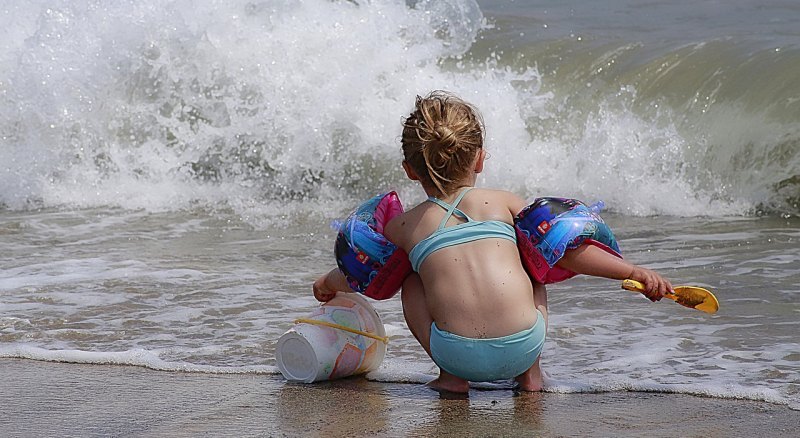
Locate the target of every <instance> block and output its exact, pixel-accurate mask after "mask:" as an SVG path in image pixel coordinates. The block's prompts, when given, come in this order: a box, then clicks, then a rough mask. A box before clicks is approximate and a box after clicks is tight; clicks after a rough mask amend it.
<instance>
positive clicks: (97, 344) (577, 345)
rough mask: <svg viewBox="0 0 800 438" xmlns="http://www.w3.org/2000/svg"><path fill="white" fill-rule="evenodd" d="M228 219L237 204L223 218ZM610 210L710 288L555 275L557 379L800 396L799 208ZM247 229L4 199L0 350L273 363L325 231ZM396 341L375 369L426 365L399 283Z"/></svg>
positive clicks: (659, 262)
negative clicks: (768, 213)
mask: <svg viewBox="0 0 800 438" xmlns="http://www.w3.org/2000/svg"><path fill="white" fill-rule="evenodd" d="M227 218H229V219H230V220H228V219H227ZM608 222H609V223H610V224H611V225H612V227H613V228H614V229H616V230H617V234H618V237H619V240H620V245H621V247H622V249H623V251H624V252H625V254H626V255H627V257H628V258H629V259H630V260H632V261H633V262H635V263H640V264H642V265H645V266H648V267H651V268H654V269H658V270H660V271H662V272H664V273H665V274H666V275H668V276H669V277H670V278H671V279H672V280H673V281H674V282H675V283H676V284H682V283H685V284H696V285H700V286H704V287H708V288H710V289H711V290H712V291H714V292H715V294H716V295H717V297H718V299H719V300H720V303H721V308H720V311H719V313H717V314H715V315H708V314H705V313H702V312H699V311H696V310H693V309H687V308H684V307H681V306H679V305H677V304H676V303H673V302H669V301H666V300H665V301H664V302H660V303H656V304H651V303H650V302H649V301H647V300H645V299H643V298H641V297H639V296H637V295H635V294H633V293H631V292H627V291H624V290H621V289H620V288H619V285H618V284H617V282H614V281H608V280H602V279H593V278H577V279H573V280H570V281H568V282H566V283H562V284H558V285H551V286H550V287H549V300H550V311H551V320H550V329H549V333H548V340H547V343H546V345H545V350H544V351H545V353H544V358H543V365H544V368H545V370H546V371H547V373H548V374H549V377H550V379H548V389H549V390H551V391H562V392H575V391H581V392H582V391H607V390H646V391H656V392H660V391H663V392H682V393H690V394H704V395H710V396H719V397H733V398H748V399H757V400H768V401H773V402H779V403H789V404H790V405H792V406H797V404H798V401H800V386H799V384H800V382H798V380H797V373H796V370H797V368H798V366H799V365H800V355H798V354H797V352H798V351H800V348H799V347H800V344H798V341H797V338H796V336H795V333H796V332H797V330H798V325H799V324H800V322H798V313H799V312H800V305H798V303H797V300H796V297H797V296H798V294H800V290H798V286H797V285H798V284H800V272H798V270H797V266H798V264H799V263H800V249H798V248H800V246H799V245H798V241H800V223H798V221H797V219H780V218H732V219H709V218H663V217H653V218H632V217H622V216H617V215H609V216H608ZM312 230H313V231H309V228H307V227H287V228H281V229H254V228H252V227H251V226H249V225H246V224H243V223H242V222H241V221H238V220H236V219H234V216H229V215H225V214H223V213H220V212H217V213H216V214H209V213H208V212H204V211H195V212H192V213H164V214H145V213H141V212H133V213H131V212H125V211H115V210H103V211H98V210H83V211H73V212H58V211H39V212H4V213H3V214H2V216H0V235H2V237H3V241H4V248H7V251H6V253H5V256H4V259H3V262H2V266H0V272H2V274H0V290H2V291H3V300H2V315H3V316H2V317H0V342H2V343H1V344H0V356H4V357H28V358H35V359H43V360H57V361H72V362H84V363H87V362H88V363H121V364H134V365H142V366H146V367H150V368H154V369H170V370H187V371H198V372H210V373H241V372H262V373H275V372H277V371H276V369H275V366H274V365H275V360H274V346H275V343H276V341H277V339H278V337H280V335H281V334H282V333H283V332H284V331H286V330H287V329H288V328H289V327H290V326H291V324H292V321H293V320H294V319H295V318H297V317H302V316H305V315H307V314H308V313H309V312H310V310H311V309H313V307H314V306H316V305H317V303H316V302H315V301H314V299H313V297H312V295H311V292H310V284H311V282H312V281H313V279H314V278H316V276H317V275H318V274H320V273H321V272H324V271H325V267H329V266H332V241H333V237H334V235H333V231H331V230H330V229H329V228H327V227H326V226H323V222H321V223H320V224H319V227H318V228H317V229H313V228H312ZM374 304H375V307H376V308H377V310H378V312H379V314H380V316H381V318H382V319H383V321H384V323H385V324H386V326H387V332H388V334H389V335H390V336H391V342H390V345H389V350H388V352H387V357H386V360H385V363H384V366H383V367H382V368H381V369H380V370H378V371H377V372H374V373H372V374H371V375H370V378H371V379H377V380H381V381H394V382H398V381H414V382H416V381H425V380H426V379H429V378H431V377H432V376H433V375H435V369H434V367H433V364H432V362H431V361H430V359H428V358H427V356H425V354H424V352H423V351H422V349H421V348H420V347H419V346H418V345H417V344H416V341H415V340H414V339H413V337H412V336H411V335H410V332H409V331H408V330H407V328H406V327H405V323H404V321H403V316H402V309H401V306H400V302H399V299H398V298H395V299H392V300H388V301H383V302H374Z"/></svg>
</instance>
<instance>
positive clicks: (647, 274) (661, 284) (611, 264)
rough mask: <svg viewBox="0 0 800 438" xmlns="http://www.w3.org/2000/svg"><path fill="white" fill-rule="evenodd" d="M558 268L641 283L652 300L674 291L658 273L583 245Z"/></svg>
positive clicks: (570, 252)
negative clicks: (628, 279)
mask: <svg viewBox="0 0 800 438" xmlns="http://www.w3.org/2000/svg"><path fill="white" fill-rule="evenodd" d="M558 265H559V266H561V267H562V268H565V269H569V270H570V271H573V272H577V273H578V274H586V275H592V276H595V277H605V278H612V279H615V280H625V279H626V278H630V279H632V280H636V281H640V282H642V283H644V285H645V292H644V295H645V296H646V297H647V298H649V299H650V300H652V301H658V300H660V299H661V298H663V297H664V295H665V294H666V293H669V292H672V284H670V282H669V280H667V279H666V278H664V277H662V276H661V275H660V274H658V273H657V272H655V271H652V270H650V269H646V268H642V267H641V266H636V265H633V264H630V263H628V262H626V261H625V260H622V259H620V258H618V257H616V256H613V255H611V254H609V253H607V252H606V251H604V250H602V249H601V248H598V247H596V246H594V245H581V246H580V247H578V248H575V249H572V250H569V251H566V252H565V253H564V256H563V257H562V258H561V260H559V261H558Z"/></svg>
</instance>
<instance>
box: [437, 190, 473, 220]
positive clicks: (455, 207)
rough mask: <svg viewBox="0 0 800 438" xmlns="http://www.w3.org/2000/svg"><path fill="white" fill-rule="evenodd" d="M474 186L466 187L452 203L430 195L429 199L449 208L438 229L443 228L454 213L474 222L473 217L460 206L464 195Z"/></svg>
mask: <svg viewBox="0 0 800 438" xmlns="http://www.w3.org/2000/svg"><path fill="white" fill-rule="evenodd" d="M473 188H474V187H467V188H466V189H464V190H463V191H462V192H461V193H460V194H459V195H458V197H457V198H456V200H455V201H453V203H452V204H448V203H447V202H444V201H442V200H441V199H439V198H436V197H433V196H428V201H431V202H433V203H434V204H436V205H438V206H439V207H442V208H443V209H445V210H447V213H445V215H444V218H442V222H441V223H440V224H439V228H437V230H441V229H442V228H444V227H445V225H446V224H447V221H448V220H450V217H451V216H452V215H453V214H455V215H456V216H457V217H460V218H461V219H465V220H466V221H467V222H472V218H471V217H469V216H467V214H466V213H464V212H463V211H461V210H460V209H459V208H458V204H460V203H461V200H462V199H464V195H466V194H467V192H468V191H470V190H472V189H473Z"/></svg>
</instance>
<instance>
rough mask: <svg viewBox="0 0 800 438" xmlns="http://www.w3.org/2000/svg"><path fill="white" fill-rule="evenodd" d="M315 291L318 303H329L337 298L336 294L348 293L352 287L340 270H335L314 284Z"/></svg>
mask: <svg viewBox="0 0 800 438" xmlns="http://www.w3.org/2000/svg"><path fill="white" fill-rule="evenodd" d="M313 289H314V298H316V299H317V301H320V302H323V303H327V302H328V301H330V300H332V299H333V297H335V296H336V292H339V291H347V290H349V289H350V287H349V285H348V284H347V279H346V278H344V275H342V273H341V272H340V271H339V270H338V269H333V270H332V271H330V272H328V273H327V274H325V275H323V276H322V277H319V278H318V279H317V281H315V282H314V286H313Z"/></svg>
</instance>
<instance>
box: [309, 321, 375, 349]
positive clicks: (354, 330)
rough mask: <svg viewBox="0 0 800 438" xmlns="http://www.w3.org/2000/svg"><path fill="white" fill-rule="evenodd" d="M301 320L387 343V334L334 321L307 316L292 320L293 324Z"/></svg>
mask: <svg viewBox="0 0 800 438" xmlns="http://www.w3.org/2000/svg"><path fill="white" fill-rule="evenodd" d="M301 322H302V323H305V324H311V325H324V326H325V327H330V328H335V329H338V330H344V331H346V332H350V333H355V334H357V335H361V336H366V337H368V338H372V339H376V340H378V341H381V342H383V343H384V344H388V343H389V337H388V336H378V335H376V334H372V333H367V332H364V331H361V330H356V329H354V328H350V327H346V326H343V325H340V324H336V323H333V322H328V321H320V320H318V319H308V318H297V319H295V320H294V323H295V324H299V323H301Z"/></svg>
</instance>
